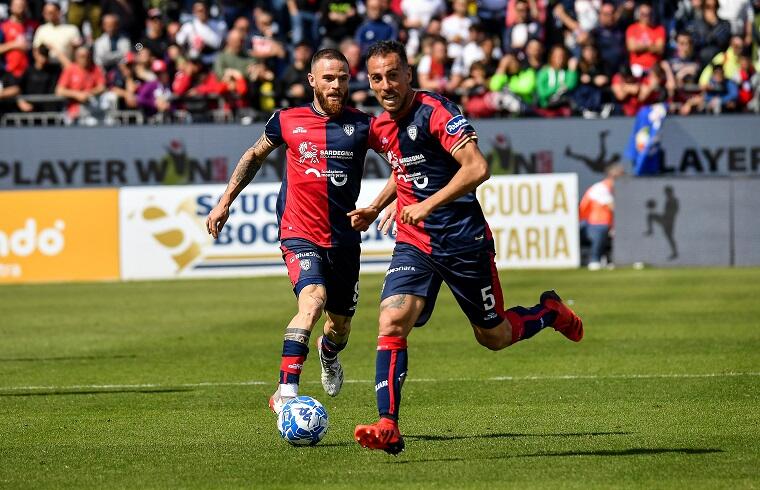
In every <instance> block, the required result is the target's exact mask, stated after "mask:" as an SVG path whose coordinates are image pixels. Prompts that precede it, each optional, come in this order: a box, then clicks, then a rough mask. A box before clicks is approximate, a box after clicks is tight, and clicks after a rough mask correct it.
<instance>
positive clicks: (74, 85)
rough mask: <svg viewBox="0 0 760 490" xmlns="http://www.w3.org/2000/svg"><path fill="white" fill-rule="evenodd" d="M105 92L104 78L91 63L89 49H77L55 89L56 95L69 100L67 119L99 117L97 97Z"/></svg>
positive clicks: (101, 71)
mask: <svg viewBox="0 0 760 490" xmlns="http://www.w3.org/2000/svg"><path fill="white" fill-rule="evenodd" d="M105 90H106V78H105V76H104V75H103V70H101V69H100V67H99V66H98V65H96V64H95V63H94V62H93V60H92V53H91V52H90V48H87V47H85V46H81V47H79V48H77V49H76V51H74V62H73V63H71V64H69V65H68V66H66V68H64V70H63V73H61V78H59V79H58V85H57V86H56V89H55V94H56V95H58V96H59V97H66V98H68V99H69V105H68V108H67V112H68V115H69V117H71V118H76V117H80V116H82V117H84V116H95V115H101V114H100V100H99V97H100V95H101V94H103V92H105Z"/></svg>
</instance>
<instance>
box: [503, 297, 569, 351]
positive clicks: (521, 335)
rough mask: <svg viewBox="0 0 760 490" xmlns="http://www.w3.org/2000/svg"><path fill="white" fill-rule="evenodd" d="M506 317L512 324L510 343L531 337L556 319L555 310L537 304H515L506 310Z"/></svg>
mask: <svg viewBox="0 0 760 490" xmlns="http://www.w3.org/2000/svg"><path fill="white" fill-rule="evenodd" d="M507 319H508V320H509V323H510V325H511V326H512V343H515V342H517V341H520V340H525V339H529V338H531V337H533V336H534V335H536V334H537V333H538V332H540V331H541V330H543V329H544V328H546V327H550V326H552V325H553V324H554V321H555V320H556V319H557V312H556V311H553V310H550V309H549V308H546V307H545V306H544V305H541V304H537V305H536V306H534V307H532V308H525V307H524V306H515V307H514V308H510V309H508V310H507Z"/></svg>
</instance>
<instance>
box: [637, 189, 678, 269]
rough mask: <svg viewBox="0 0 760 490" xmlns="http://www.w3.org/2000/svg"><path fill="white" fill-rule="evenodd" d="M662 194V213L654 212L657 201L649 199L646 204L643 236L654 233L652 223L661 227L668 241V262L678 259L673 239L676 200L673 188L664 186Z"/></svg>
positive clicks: (676, 211)
mask: <svg viewBox="0 0 760 490" xmlns="http://www.w3.org/2000/svg"><path fill="white" fill-rule="evenodd" d="M664 192H665V204H664V206H663V209H662V213H658V212H657V211H656V208H657V201H656V200H655V199H649V200H648V201H647V202H646V207H647V231H645V232H644V235H645V236H652V234H653V233H654V230H653V227H652V224H653V223H656V224H658V225H660V226H661V227H662V232H663V233H664V234H665V238H666V239H667V240H668V245H670V256H669V257H668V260H675V259H677V258H678V246H677V245H676V241H675V238H674V237H673V231H674V228H675V224H676V215H677V214H678V199H677V198H676V195H675V193H674V192H673V187H671V186H669V185H666V186H665V189H664Z"/></svg>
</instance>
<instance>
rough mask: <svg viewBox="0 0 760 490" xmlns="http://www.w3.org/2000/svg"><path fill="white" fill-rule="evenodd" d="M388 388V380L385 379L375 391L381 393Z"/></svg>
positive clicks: (377, 385)
mask: <svg viewBox="0 0 760 490" xmlns="http://www.w3.org/2000/svg"><path fill="white" fill-rule="evenodd" d="M386 386H388V380H387V379H384V380H382V381H380V382H379V383H378V384H376V385H375V391H380V389H382V388H385V387H386Z"/></svg>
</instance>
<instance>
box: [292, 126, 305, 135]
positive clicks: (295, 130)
mask: <svg viewBox="0 0 760 490" xmlns="http://www.w3.org/2000/svg"><path fill="white" fill-rule="evenodd" d="M305 132H306V130H305V129H304V128H303V126H298V127H297V128H295V129H294V130H293V134H303V133H305Z"/></svg>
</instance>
